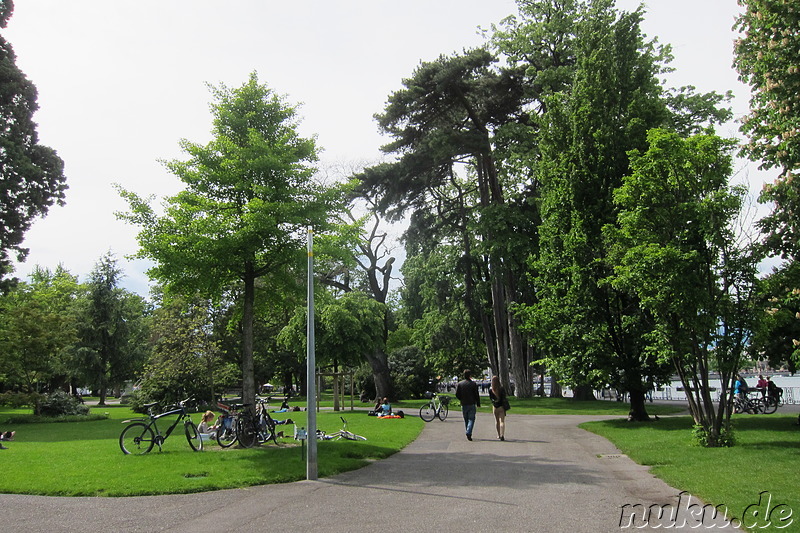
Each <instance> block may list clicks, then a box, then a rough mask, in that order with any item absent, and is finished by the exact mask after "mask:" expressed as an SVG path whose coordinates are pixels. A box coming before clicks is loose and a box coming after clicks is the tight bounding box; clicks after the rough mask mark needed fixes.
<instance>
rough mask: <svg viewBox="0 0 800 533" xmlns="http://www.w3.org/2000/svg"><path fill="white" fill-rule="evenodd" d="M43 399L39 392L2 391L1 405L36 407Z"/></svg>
mask: <svg viewBox="0 0 800 533" xmlns="http://www.w3.org/2000/svg"><path fill="white" fill-rule="evenodd" d="M41 400H42V395H41V394H39V393H38V392H11V391H8V392H3V393H0V405H2V406H5V407H13V408H15V409H17V408H20V407H34V406H36V404H38V403H39V402H40V401H41Z"/></svg>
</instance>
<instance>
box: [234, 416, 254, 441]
mask: <svg viewBox="0 0 800 533" xmlns="http://www.w3.org/2000/svg"><path fill="white" fill-rule="evenodd" d="M236 436H237V438H238V439H239V444H240V445H241V446H242V447H244V448H252V447H253V446H255V444H256V441H257V440H258V430H257V429H256V428H255V426H254V425H253V421H252V420H251V419H250V418H239V420H238V421H237V424H236Z"/></svg>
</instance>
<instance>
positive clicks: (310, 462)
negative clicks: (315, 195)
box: [306, 228, 317, 480]
mask: <svg viewBox="0 0 800 533" xmlns="http://www.w3.org/2000/svg"><path fill="white" fill-rule="evenodd" d="M306 352H307V356H308V361H307V363H306V384H307V385H306V386H307V387H308V391H307V393H306V399H307V401H306V415H308V454H307V455H306V479H308V480H316V479H317V410H316V408H315V407H316V405H317V390H316V389H317V387H316V383H317V380H316V369H317V363H316V358H315V353H314V231H313V230H312V229H311V228H309V229H308V320H307V327H306Z"/></svg>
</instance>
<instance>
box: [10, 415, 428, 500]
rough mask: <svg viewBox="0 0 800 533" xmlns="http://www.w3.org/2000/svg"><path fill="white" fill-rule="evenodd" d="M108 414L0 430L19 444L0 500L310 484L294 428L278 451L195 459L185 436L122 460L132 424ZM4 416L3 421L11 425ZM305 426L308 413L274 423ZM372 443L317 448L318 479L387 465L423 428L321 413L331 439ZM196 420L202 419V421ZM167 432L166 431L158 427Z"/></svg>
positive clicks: (413, 421) (237, 451)
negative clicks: (11, 432)
mask: <svg viewBox="0 0 800 533" xmlns="http://www.w3.org/2000/svg"><path fill="white" fill-rule="evenodd" d="M95 411H100V412H107V413H109V418H108V419H105V420H98V421H90V422H64V423H39V424H37V423H29V424H21V425H16V426H14V427H13V428H11V427H9V426H8V424H0V429H2V430H7V429H15V430H16V431H17V436H16V439H15V440H14V441H12V442H9V443H7V447H8V450H0V453H2V454H3V458H4V461H3V475H2V476H0V493H15V494H39V495H50V496H138V495H155V494H180V493H191V492H201V491H208V490H218V489H226V488H235V487H244V486H251V485H263V484H270V483H286V482H291V481H299V480H302V479H305V477H306V460H305V458H304V457H303V455H302V453H303V451H304V450H303V448H302V447H301V446H300V445H299V444H298V441H295V440H294V439H293V438H291V436H292V434H293V426H292V425H285V426H278V429H279V430H280V429H282V428H285V429H284V431H285V432H286V434H287V437H285V438H283V439H279V440H280V441H281V446H275V445H274V444H269V445H264V446H256V447H255V448H252V449H242V448H239V447H238V446H234V447H232V448H229V449H223V448H221V447H220V446H219V445H217V444H216V443H215V442H213V441H211V442H206V448H205V451H203V452H193V451H192V450H191V448H190V447H189V444H188V442H187V441H186V438H185V436H184V435H183V432H182V428H180V427H179V428H176V430H175V432H174V433H173V434H172V435H171V436H170V437H169V438H168V439H167V441H166V442H165V444H164V447H163V451H162V452H159V451H158V448H154V450H153V451H152V452H150V453H149V454H147V455H124V454H123V453H122V451H121V450H120V448H119V443H118V439H119V434H120V433H121V431H122V429H123V428H124V427H125V425H124V424H122V423H121V421H122V420H124V419H126V418H129V417H135V416H136V415H133V414H132V413H131V412H130V410H129V409H126V408H119V407H117V408H99V409H95ZM6 414H7V412H6V411H3V412H0V420H4V419H7V418H8V417H7V416H4V415H6ZM289 415H290V417H291V418H292V419H293V420H294V421H295V422H296V423H297V424H298V426H304V425H305V423H306V413H305V412H293V413H287V414H286V415H276V418H277V417H279V416H280V417H281V418H288V417H289ZM340 415H341V416H344V417H345V418H346V419H347V422H348V429H349V430H351V431H352V432H354V433H357V434H360V435H363V436H365V437H367V439H368V440H367V441H350V440H330V441H318V448H317V450H318V465H319V466H318V472H319V476H320V477H327V476H332V475H335V474H338V473H340V472H345V471H349V470H354V469H356V468H360V467H362V466H365V465H367V464H369V462H371V461H374V460H378V459H383V458H385V457H388V456H390V455H392V454H394V453H396V452H397V451H399V450H400V449H402V448H403V447H405V446H407V445H408V444H409V443H410V442H412V441H413V440H414V439H415V438H416V437H417V436H418V435H419V433H420V431H422V428H423V425H424V423H423V422H422V421H421V420H420V419H419V418H417V417H409V418H405V419H390V420H378V419H377V418H375V417H368V416H366V414H365V413H363V412H339V413H334V412H325V411H323V412H320V413H319V414H318V419H317V426H318V428H319V429H321V430H323V431H325V432H327V433H333V432H335V431H337V430H338V429H341V427H342V421H341V420H340V418H339V417H340ZM194 418H196V419H198V420H196V422H197V421H199V415H195V416H194ZM159 427H161V429H162V431H165V430H166V428H167V427H168V424H164V425H163V426H162V425H161V424H160V425H159Z"/></svg>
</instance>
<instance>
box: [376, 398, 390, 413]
mask: <svg viewBox="0 0 800 533" xmlns="http://www.w3.org/2000/svg"><path fill="white" fill-rule="evenodd" d="M377 411H378V416H389V415H391V414H392V405H391V404H390V403H389V398H384V399H383V400H382V401H381V405H380V408H379V409H378V410H377Z"/></svg>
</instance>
